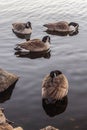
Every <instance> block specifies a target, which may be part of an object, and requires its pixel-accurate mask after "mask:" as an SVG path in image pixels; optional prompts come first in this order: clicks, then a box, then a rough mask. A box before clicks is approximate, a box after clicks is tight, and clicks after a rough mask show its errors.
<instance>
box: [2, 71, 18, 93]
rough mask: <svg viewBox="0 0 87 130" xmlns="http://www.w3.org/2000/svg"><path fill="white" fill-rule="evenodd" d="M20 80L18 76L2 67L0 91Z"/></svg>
mask: <svg viewBox="0 0 87 130" xmlns="http://www.w3.org/2000/svg"><path fill="white" fill-rule="evenodd" d="M17 80H18V76H17V75H15V74H12V73H9V72H7V71H5V70H3V69H0V92H3V91H5V90H6V89H7V88H9V87H10V86H11V85H13V84H14V83H15V82H16V81H17Z"/></svg>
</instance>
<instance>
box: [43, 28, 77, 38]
mask: <svg viewBox="0 0 87 130" xmlns="http://www.w3.org/2000/svg"><path fill="white" fill-rule="evenodd" d="M45 32H46V33H47V34H51V35H56V36H68V35H69V36H74V35H77V34H78V33H79V31H78V30H76V31H75V32H71V33H67V32H57V31H54V32H53V31H49V30H48V29H47V30H46V31H45Z"/></svg>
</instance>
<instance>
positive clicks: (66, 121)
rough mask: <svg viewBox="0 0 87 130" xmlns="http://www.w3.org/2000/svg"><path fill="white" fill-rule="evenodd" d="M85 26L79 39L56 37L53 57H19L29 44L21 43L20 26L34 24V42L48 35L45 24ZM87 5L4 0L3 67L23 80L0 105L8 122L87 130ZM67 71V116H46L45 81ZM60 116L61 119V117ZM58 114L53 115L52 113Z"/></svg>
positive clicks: (0, 25)
mask: <svg viewBox="0 0 87 130" xmlns="http://www.w3.org/2000/svg"><path fill="white" fill-rule="evenodd" d="M61 20H64V21H69V22H71V21H74V22H77V23H79V25H80V27H79V33H78V34H77V35H74V36H65V37H61V36H56V35H50V37H51V52H50V55H48V56H43V55H42V56H41V57H40V56H36V57H33V58H32V56H29V57H24V58H22V57H19V58H18V57H16V56H15V55H14V53H15V51H14V47H15V45H16V44H17V43H21V42H23V41H25V40H24V39H20V38H17V37H16V36H15V35H14V34H13V32H12V30H11V28H12V26H11V24H12V23H13V22H16V21H22V22H27V21H31V23H32V28H33V33H32V35H31V39H32V38H42V37H43V36H45V35H47V34H46V32H44V30H45V28H44V27H43V24H45V23H48V22H54V21H61ZM86 63H87V1H86V0H78V1H76V0H67V1H66V0H55V1H53V0H35V1H34V0H32V1H31V0H28V1H27V0H12V1H11V0H0V67H1V68H3V69H5V70H8V71H10V72H13V73H15V74H17V75H18V76H20V79H19V81H18V82H17V84H16V85H15V87H14V89H13V90H10V94H6V95H7V99H6V98H3V99H0V107H4V108H5V114H6V116H7V118H8V119H10V120H12V121H14V122H15V126H18V125H20V126H22V127H23V128H24V130H29V129H30V130H39V129H40V128H43V127H45V126H47V125H52V126H54V127H57V128H59V129H60V130H75V129H78V130H86V129H87V64H86ZM54 69H59V70H61V71H62V72H63V73H64V74H65V75H66V76H67V78H68V80H69V93H68V96H67V102H66V101H64V105H65V106H66V107H65V108H64V109H65V110H64V109H63V113H61V112H58V111H59V110H61V109H58V110H57V113H56V114H54V115H55V116H53V117H50V116H49V114H48V115H47V113H46V109H45V108H46V107H44V106H43V102H42V99H41V84H42V79H43V78H44V76H45V75H46V74H47V73H49V72H50V71H52V70H54ZM59 113H60V114H59ZM51 114H52V113H51Z"/></svg>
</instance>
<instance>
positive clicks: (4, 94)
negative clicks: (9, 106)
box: [0, 82, 16, 103]
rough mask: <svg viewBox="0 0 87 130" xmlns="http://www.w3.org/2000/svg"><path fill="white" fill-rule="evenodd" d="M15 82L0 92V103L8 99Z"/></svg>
mask: <svg viewBox="0 0 87 130" xmlns="http://www.w3.org/2000/svg"><path fill="white" fill-rule="evenodd" d="M15 84H16V82H15V83H14V84H13V85H11V86H10V87H9V88H8V89H6V90H5V91H4V92H0V103H3V102H5V101H7V100H10V98H11V95H12V92H13V90H14V88H15Z"/></svg>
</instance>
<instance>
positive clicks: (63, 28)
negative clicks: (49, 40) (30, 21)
mask: <svg viewBox="0 0 87 130" xmlns="http://www.w3.org/2000/svg"><path fill="white" fill-rule="evenodd" d="M43 26H45V27H47V28H48V29H47V30H49V31H55V32H59V33H71V32H75V31H77V30H78V27H79V25H78V23H75V22H70V23H68V22H65V21H60V22H56V23H48V24H45V25H43Z"/></svg>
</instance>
